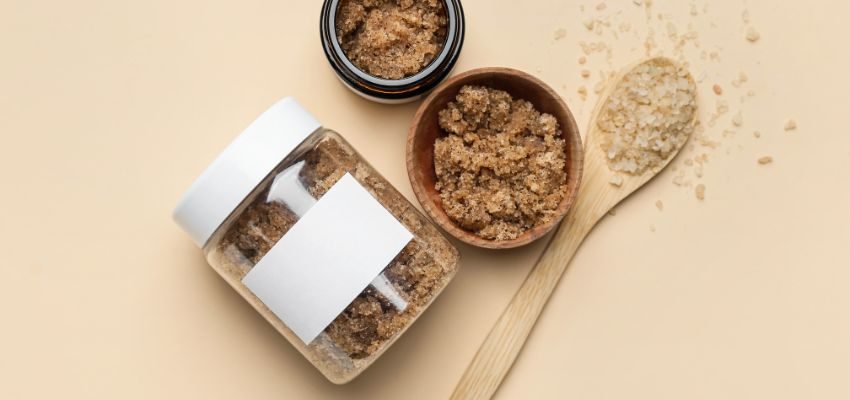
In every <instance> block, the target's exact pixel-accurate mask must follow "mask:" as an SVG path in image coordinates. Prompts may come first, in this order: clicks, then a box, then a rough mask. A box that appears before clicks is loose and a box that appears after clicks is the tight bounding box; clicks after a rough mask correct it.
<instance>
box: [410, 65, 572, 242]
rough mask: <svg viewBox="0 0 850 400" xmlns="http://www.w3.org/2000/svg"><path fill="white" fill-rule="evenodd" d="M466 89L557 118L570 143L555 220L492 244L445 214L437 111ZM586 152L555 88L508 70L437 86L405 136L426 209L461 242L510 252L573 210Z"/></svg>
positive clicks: (463, 77)
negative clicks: (437, 161) (493, 93)
mask: <svg viewBox="0 0 850 400" xmlns="http://www.w3.org/2000/svg"><path fill="white" fill-rule="evenodd" d="M464 85H482V86H487V87H490V88H493V89H500V90H504V91H506V92H508V93H509V94H510V95H511V96H513V97H514V98H515V99H524V100H527V101H529V102H531V103H532V104H533V105H534V107H535V108H536V109H537V111H540V112H543V113H548V114H551V115H553V116H554V117H555V118H556V119H557V120H558V123H559V124H560V127H561V131H562V134H563V138H564V140H565V141H566V142H567V146H566V151H567V164H566V166H565V168H566V170H567V186H566V193H565V195H564V200H563V201H561V204H560V205H559V206H558V209H557V217H556V218H553V219H552V221H551V222H549V223H547V224H545V225H540V226H537V227H535V228H533V229H530V230H528V231H526V232H525V233H523V234H522V235H520V236H519V237H517V238H516V239H513V240H504V241H497V240H488V239H484V238H482V237H480V236H478V235H476V234H475V233H473V232H470V231H468V230H465V229H463V228H461V227H460V226H458V225H457V224H455V223H454V222H453V221H452V220H451V219H450V218H449V217H448V215H446V212H445V211H444V210H443V207H442V200H441V199H440V195H439V193H438V192H437V190H436V188H435V182H436V181H437V177H436V172H435V171H434V142H435V141H436V140H437V138H438V137H441V136H444V135H445V132H443V130H442V129H441V128H440V126H439V123H438V113H439V112H440V110H442V109H444V108H445V107H446V105H447V104H448V103H449V102H450V101H453V100H454V99H455V96H457V94H458V92H459V91H460V88H461V87H463V86H464ZM583 161H584V151H583V149H582V145H581V136H579V130H578V127H577V126H576V121H575V118H573V114H572V113H571V112H570V109H569V108H568V107H567V105H566V104H565V103H564V101H563V100H562V99H561V97H560V96H558V94H557V93H555V91H554V90H552V88H550V87H549V86H547V85H546V84H545V83H543V82H542V81H540V80H539V79H537V78H535V77H533V76H531V75H529V74H526V73H524V72H521V71H517V70H514V69H509V68H481V69H476V70H472V71H468V72H465V73H462V74H460V75H457V76H455V77H453V78H451V79H449V80H447V81H445V82H444V83H443V84H442V85H441V86H439V87H438V88H436V89H435V90H434V91H433V92H432V93H431V94H430V95H429V96H428V98H427V99H425V101H424V102H423V103H422V105H421V106H419V109H418V110H417V112H416V115H415V116H414V118H413V124H412V125H411V127H410V133H409V134H408V137H407V174H408V176H409V177H410V183H411V185H412V186H413V192H414V193H415V194H416V198H417V199H418V200H419V203H420V204H422V208H423V209H424V210H425V213H427V214H428V215H429V216H430V217H431V219H432V220H434V222H436V223H437V224H438V225H439V226H440V227H442V228H443V229H444V230H445V231H446V232H448V233H449V234H450V235H452V236H454V237H455V238H457V239H458V240H460V241H462V242H464V243H468V244H470V245H473V246H478V247H484V248H488V249H510V248H515V247H520V246H523V245H526V244H529V243H531V242H533V241H535V240H537V239H539V238H541V237H542V236H544V235H546V234H547V233H549V231H551V230H552V229H553V228H555V227H556V226H557V225H558V223H560V222H561V220H562V219H563V218H564V216H565V215H566V214H567V211H569V209H570V206H571V205H572V204H573V201H574V200H575V197H576V192H577V191H578V186H579V183H580V182H581V174H582V164H583Z"/></svg>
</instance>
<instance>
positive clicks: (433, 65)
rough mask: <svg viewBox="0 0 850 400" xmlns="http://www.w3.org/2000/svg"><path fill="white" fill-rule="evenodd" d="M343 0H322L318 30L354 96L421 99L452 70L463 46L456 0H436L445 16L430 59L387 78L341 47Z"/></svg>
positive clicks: (386, 100) (397, 100)
mask: <svg viewBox="0 0 850 400" xmlns="http://www.w3.org/2000/svg"><path fill="white" fill-rule="evenodd" d="M344 1H347V0H325V2H324V5H323V6H322V15H321V21H320V31H321V40H322V46H323V48H324V51H325V55H326V56H327V58H328V61H329V62H330V65H331V67H332V68H333V69H334V71H335V72H336V74H337V76H338V77H339V79H340V81H342V83H343V84H344V85H345V86H347V87H348V88H349V89H351V90H352V91H354V92H355V93H357V94H358V95H360V96H362V97H364V98H367V99H369V100H372V101H376V102H380V103H388V104H395V103H407V102H411V101H414V100H417V99H419V98H421V97H422V96H423V95H424V94H426V93H428V92H429V91H430V90H431V89H433V88H434V87H436V86H437V85H438V84H439V83H440V82H442V81H443V79H445V78H446V77H447V76H448V75H449V74H450V73H451V71H452V69H453V68H454V66H455V63H456V62H457V60H458V57H459V56H460V51H461V48H462V47H463V39H464V31H465V27H464V24H465V21H464V15H463V7H462V6H461V3H460V0H438V1H440V2H441V4H442V6H443V10H444V13H445V14H444V17H445V22H446V23H445V32H444V36H445V39H444V40H443V42H442V44H441V45H440V47H439V50H438V52H437V53H436V54H435V55H434V57H433V59H432V60H431V61H430V63H428V64H427V65H425V66H424V67H423V68H421V69H420V70H419V71H418V72H416V73H415V74H412V75H410V76H405V77H402V78H398V79H387V78H382V77H380V76H376V75H375V74H370V73H367V72H365V71H363V70H362V69H361V68H358V67H357V66H356V65H355V63H353V62H352V61H351V60H350V59H349V58H348V57H347V56H346V53H345V51H344V50H343V46H342V45H341V43H340V39H339V37H338V35H337V18H338V17H339V15H340V12H339V10H340V4H341V3H343V2H344Z"/></svg>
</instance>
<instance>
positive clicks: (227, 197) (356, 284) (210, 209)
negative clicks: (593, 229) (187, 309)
mask: <svg viewBox="0 0 850 400" xmlns="http://www.w3.org/2000/svg"><path fill="white" fill-rule="evenodd" d="M174 219H175V220H176V221H177V223H178V224H179V225H180V226H181V227H182V228H183V229H184V230H186V232H187V233H189V235H190V236H191V237H192V238H193V239H194V241H195V243H196V244H198V246H200V247H202V248H203V251H204V254H205V255H206V257H207V261H208V262H209V264H210V265H211V266H212V268H213V269H214V270H215V271H216V272H218V274H219V275H221V277H222V278H224V280H225V281H227V283H229V284H230V285H231V286H232V287H233V288H234V289H235V290H236V291H237V292H238V293H239V294H240V295H242V296H243V297H244V298H245V300H247V301H248V302H249V303H250V304H251V305H252V306H253V307H254V308H255V309H256V310H257V312H259V313H260V314H261V315H262V316H263V317H264V318H265V319H266V320H267V321H268V322H269V323H270V324H271V325H273V326H274V327H275V329H277V330H278V331H279V332H280V333H281V334H282V335H283V336H284V337H286V338H287V339H288V340H289V341H290V342H291V343H292V345H293V346H295V347H296V348H297V349H298V350H299V351H300V352H301V353H302V354H303V355H304V356H305V357H306V358H307V359H309V360H310V362H312V363H313V365H315V366H316V368H318V369H319V370H320V371H321V372H322V373H323V374H324V375H325V376H326V377H327V378H328V379H329V380H331V381H332V382H334V383H345V382H348V381H350V380H351V379H353V378H354V377H356V376H357V375H358V374H360V373H361V372H362V371H363V370H364V369H366V368H367V367H368V366H369V365H371V364H372V363H373V362H374V361H375V360H376V359H377V358H378V357H379V356H380V355H381V354H382V353H383V352H384V351H386V349H387V348H388V347H389V346H390V345H392V344H393V342H395V341H396V339H398V337H399V336H400V335H401V334H402V333H403V332H404V331H405V330H406V329H407V328H408V327H409V326H410V325H411V324H412V323H413V322H414V321H415V320H416V319H417V318H418V317H419V315H420V314H421V313H422V312H423V311H424V310H425V309H426V308H427V307H428V306H429V305H430V304H431V302H432V301H433V300H434V299H435V298H436V297H437V295H438V294H439V293H440V292H441V291H442V290H443V288H445V287H446V285H447V284H448V283H449V281H450V280H451V279H452V277H453V276H454V274H455V272H456V270H457V264H458V258H459V256H458V252H457V250H456V249H455V248H454V247H453V246H452V245H451V244H450V243H449V242H448V241H447V240H446V239H445V238H444V237H443V236H442V235H441V234H440V233H439V231H438V230H437V229H436V228H435V227H434V226H433V225H432V224H431V223H430V222H429V221H428V220H427V219H426V218H425V217H424V216H423V215H422V214H420V213H419V212H418V211H417V210H416V209H415V208H414V207H413V205H411V204H410V203H409V202H408V201H407V200H406V199H405V198H404V196H402V195H401V194H400V193H399V192H398V191H396V190H395V189H394V188H393V187H392V185H391V184H390V183H389V182H387V181H386V180H385V179H384V178H383V177H382V176H381V175H380V174H379V173H378V172H377V171H375V170H374V169H373V168H372V166H371V165H369V163H367V162H366V161H365V160H364V159H363V158H362V157H361V156H360V155H359V154H358V153H357V152H356V151H355V150H354V149H353V148H352V147H351V145H349V144H348V142H346V141H345V139H343V138H342V136H340V135H339V134H338V133H336V132H333V131H331V130H328V129H325V128H322V127H321V126H320V124H319V123H318V122H317V121H316V120H315V119H314V118H313V117H312V116H310V114H308V113H307V112H306V111H304V110H303V109H302V108H301V107H300V106H299V105H298V104H297V103H296V102H295V101H294V100H292V99H285V100H282V101H281V102H279V103H277V104H276V105H274V106H273V107H272V108H270V109H269V110H268V111H266V112H265V113H264V114H263V115H261V116H260V117H259V118H258V119H257V120H256V121H255V122H254V123H253V124H251V126H250V127H249V128H248V129H246V130H245V131H244V132H243V133H242V134H241V135H240V136H239V137H237V138H236V139H235V140H234V142H233V143H232V144H231V145H230V146H229V147H228V148H226V149H225V151H224V152H223V153H222V154H221V155H220V156H219V157H218V158H217V159H216V160H215V161H214V162H213V163H212V164H211V165H210V167H208V168H207V170H206V171H205V172H204V173H203V174H202V175H201V176H200V177H199V178H198V179H197V180H196V181H195V183H194V184H193V185H192V187H191V188H190V189H189V190H188V191H187V193H186V194H185V195H184V197H183V200H182V201H181V202H180V204H179V205H178V206H177V208H176V209H175V211H174Z"/></svg>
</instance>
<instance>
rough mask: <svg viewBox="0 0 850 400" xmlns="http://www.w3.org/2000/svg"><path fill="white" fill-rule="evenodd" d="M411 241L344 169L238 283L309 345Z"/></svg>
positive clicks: (409, 235)
mask: <svg viewBox="0 0 850 400" xmlns="http://www.w3.org/2000/svg"><path fill="white" fill-rule="evenodd" d="M412 238H413V235H412V234H411V233H410V232H409V231H408V230H407V229H406V228H405V227H404V226H403V225H402V224H401V223H399V222H398V220H396V219H395V217H394V216H393V215H392V214H390V213H389V211H387V210H386V209H385V208H384V207H383V206H382V205H381V204H380V203H378V201H377V200H375V198H374V197H372V195H371V194H370V193H369V192H368V191H366V189H364V188H363V187H362V186H361V185H360V184H359V183H358V182H357V180H355V179H354V177H352V176H351V175H349V174H345V176H343V177H342V179H340V180H339V181H338V182H337V183H336V184H335V185H334V186H333V187H332V188H331V189H330V190H329V191H328V192H327V193H326V194H325V195H324V196H323V197H322V198H321V199H320V200H319V202H318V203H316V204H315V205H314V206H313V207H311V208H310V210H309V211H307V213H306V214H304V216H303V217H301V219H300V220H298V222H297V223H296V224H295V226H293V227H292V228H291V229H290V230H289V231H288V232H287V233H286V235H284V236H283V238H281V239H280V241H278V242H277V244H275V245H274V247H272V249H271V250H270V251H269V252H268V253H267V254H266V255H265V256H264V257H263V258H262V259H261V260H260V262H258V263H257V264H256V265H255V266H254V268H253V269H251V271H250V272H248V274H247V275H246V276H245V277H244V278H243V279H242V283H243V284H245V286H247V287H248V289H250V290H251V291H252V292H253V293H254V294H255V295H256V296H257V297H258V298H259V299H260V300H262V301H263V303H265V305H266V306H267V307H268V308H269V309H270V310H271V311H272V312H273V313H275V315H277V316H278V318H280V319H281V321H283V323H285V324H286V325H287V326H288V327H289V329H292V331H293V332H295V334H296V335H298V337H299V338H301V340H303V341H304V343H308V344H309V343H310V342H312V341H313V339H315V338H316V336H318V335H319V334H320V333H321V332H322V331H323V330H324V329H325V328H326V327H327V326H328V325H329V324H330V323H331V322H332V321H333V320H334V319H335V318H336V317H337V316H338V315H339V314H340V313H341V312H342V311H343V310H344V309H345V307H346V306H348V304H350V303H351V301H352V300H354V299H355V298H356V297H357V295H358V294H360V292H362V291H363V289H365V288H366V287H367V286H368V285H369V283H370V282H371V281H372V280H373V279H375V277H376V276H378V274H380V273H381V271H383V269H384V268H385V267H386V266H387V265H388V264H389V263H390V261H392V260H393V258H395V256H396V255H398V253H399V252H400V251H401V249H402V248H404V246H405V245H407V243H408V242H410V240H411V239H412Z"/></svg>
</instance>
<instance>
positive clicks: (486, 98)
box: [406, 67, 584, 249]
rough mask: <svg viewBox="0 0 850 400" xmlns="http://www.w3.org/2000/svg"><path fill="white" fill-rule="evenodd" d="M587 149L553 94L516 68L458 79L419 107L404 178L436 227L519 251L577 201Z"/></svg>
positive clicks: (567, 111)
mask: <svg viewBox="0 0 850 400" xmlns="http://www.w3.org/2000/svg"><path fill="white" fill-rule="evenodd" d="M583 163H584V148H583V146H582V144H581V135H580V133H579V129H578V126H577V125H576V121H575V118H574V117H573V114H572V112H571V111H570V109H569V107H567V105H566V103H564V100H563V99H562V98H561V97H560V96H559V95H558V93H557V92H555V90H553V89H552V88H551V87H549V86H548V85H547V84H546V83H544V82H543V81H541V80H540V79H537V78H535V77H534V76H532V75H530V74H527V73H525V72H522V71H518V70H515V69H511V68H499V67H490V68H479V69H474V70H471V71H467V72H464V73H462V74H458V75H456V76H454V77H452V78H451V79H449V80H447V81H446V82H445V83H444V84H443V85H441V86H440V87H439V88H437V89H435V90H434V92H433V93H431V94H430V95H429V96H428V98H426V99H425V101H423V102H422V104H421V105H420V106H419V108H418V109H417V111H416V114H415V115H414V118H413V122H412V123H411V125H410V131H409V134H408V138H407V149H406V164H407V174H408V177H409V178H410V184H411V187H412V188H413V193H414V194H415V195H416V198H417V199H418V200H419V203H420V204H421V205H422V209H423V210H424V211H425V213H426V214H428V216H430V217H431V219H432V220H433V221H434V222H436V223H437V225H439V226H440V227H441V228H443V230H445V232H446V233H448V234H449V235H451V236H453V237H455V238H456V239H458V240H460V241H462V242H464V243H466V244H469V245H472V246H476V247H481V248H487V249H512V248H517V247H520V246H525V245H527V244H529V243H532V242H534V241H537V240H539V239H541V238H543V237H544V236H546V234H547V233H549V232H551V231H552V230H554V229H555V228H557V226H558V224H559V223H560V222H561V220H562V219H563V218H564V216H566V215H567V213H568V212H569V210H570V208H571V207H572V206H573V203H574V201H575V198H576V194H577V193H578V188H579V185H580V183H581V177H582V170H583Z"/></svg>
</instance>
